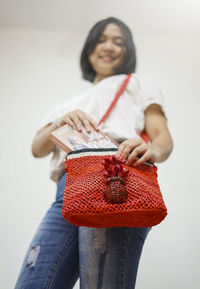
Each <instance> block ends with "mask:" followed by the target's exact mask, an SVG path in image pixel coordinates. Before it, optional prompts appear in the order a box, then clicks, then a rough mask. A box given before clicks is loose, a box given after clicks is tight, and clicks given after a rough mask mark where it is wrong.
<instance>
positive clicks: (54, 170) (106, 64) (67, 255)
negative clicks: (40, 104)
mask: <svg viewBox="0 0 200 289" xmlns="http://www.w3.org/2000/svg"><path fill="white" fill-rule="evenodd" d="M135 67H136V52H135V46H134V43H133V40H132V35H131V32H130V30H129V28H128V27H127V26H126V25H125V24H124V23H123V22H122V21H120V20H119V19H116V18H113V17H111V18H107V19H104V20H102V21H99V22H98V23H96V24H95V25H94V27H93V28H92V29H91V31H90V32H89V35H88V37H87V39H86V42H85V45H84V47H83V50H82V54H81V69H82V73H83V78H84V79H87V80H88V81H90V82H91V83H92V84H93V85H92V87H91V88H90V89H89V90H88V91H86V92H85V93H84V94H82V95H80V96H77V97H75V98H73V99H72V100H71V101H66V102H64V103H62V104H59V105H58V106H57V107H56V108H55V109H53V110H52V111H51V112H49V113H48V114H47V116H46V117H45V118H44V121H43V123H42V125H41V127H42V128H41V129H40V130H39V131H38V132H37V134H36V136H35V138H34V140H33V144H32V153H33V155H34V156H35V157H44V156H46V155H48V154H50V153H51V152H52V153H53V156H52V162H51V178H52V179H53V180H54V181H55V182H57V192H56V198H55V202H54V203H53V204H52V206H51V207H50V209H49V210H48V212H47V213H46V215H45V216H44V218H43V220H42V221H41V224H40V226H39V228H38V230H37V232H36V234H35V236H34V238H33V240H32V242H31V244H30V246H29V248H28V251H27V254H26V256H25V259H24V263H23V265H22V268H21V272H20V275H19V278H18V281H17V284H16V287H15V289H22V288H23V289H29V288H30V289H39V288H41V289H42V288H44V289H47V288H49V289H70V288H73V286H74V284H75V283H76V281H77V279H78V277H80V288H81V289H95V288H97V289H100V288H102V289H122V288H125V289H133V288H135V282H136V276H137V270H138V265H139V260H140V257H141V252H142V248H143V245H144V242H145V239H146V237H147V234H148V232H149V231H150V230H151V227H148V228H146V227H145V228H143V227H141V228H133V227H118V228H88V227H77V226H74V225H72V224H70V223H68V222H67V221H66V220H65V219H63V217H62V201H63V193H64V186H65V179H66V174H65V171H64V158H65V153H64V152H63V151H61V150H60V149H59V148H58V147H56V146H55V145H54V144H53V143H51V142H50V141H49V139H48V136H49V134H50V133H51V132H52V131H54V130H55V129H56V128H58V127H60V126H62V125H64V124H69V125H70V126H75V128H76V129H77V130H78V131H81V130H82V129H83V128H85V129H86V130H87V131H88V132H89V131H90V130H91V128H94V129H95V130H97V131H98V130H99V129H101V130H102V131H104V132H106V133H108V134H109V135H110V136H111V137H113V138H114V139H115V140H116V141H118V142H119V143H120V145H119V149H118V153H117V154H118V156H119V157H120V156H121V157H123V158H124V159H126V161H127V164H128V165H135V166H137V165H138V164H142V163H144V162H145V161H147V160H150V161H151V162H155V163H159V162H163V161H165V160H166V159H167V158H168V157H169V155H170V153H171V152H172V148H173V141H172V137H171V135H170V133H169V130H168V127H167V119H166V115H165V110H164V96H163V93H162V91H161V89H160V88H159V87H157V85H156V84H155V83H154V82H153V81H151V80H150V79H149V78H147V77H145V76H144V75H141V74H138V73H136V72H135ZM129 73H131V74H132V75H131V78H130V80H129V83H128V86H127V88H126V90H125V91H124V92H123V94H122V95H121V96H120V98H119V100H118V102H117V104H116V106H115V107H114V108H113V110H112V112H111V114H110V115H109V117H108V118H107V120H106V121H105V123H103V124H102V125H101V126H100V127H98V126H97V122H98V121H99V120H100V119H101V117H102V115H103V114H104V113H105V111H106V110H107V108H108V106H109V104H110V102H111V101H112V99H113V97H114V95H115V93H116V92H117V90H118V88H119V87H120V85H121V83H122V82H123V80H124V79H125V77H126V75H127V74H129ZM143 130H145V132H146V134H147V135H148V137H149V140H150V143H148V144H147V143H145V142H144V140H143V139H142V138H141V137H140V134H141V132H142V131H143ZM138 154H141V155H142V157H141V158H140V159H139V160H136V157H137V155H138Z"/></svg>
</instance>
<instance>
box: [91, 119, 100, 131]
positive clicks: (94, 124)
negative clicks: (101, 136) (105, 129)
mask: <svg viewBox="0 0 200 289" xmlns="http://www.w3.org/2000/svg"><path fill="white" fill-rule="evenodd" d="M89 122H90V125H91V126H92V127H93V128H94V129H95V130H96V131H99V127H98V125H97V123H96V121H94V120H93V119H92V118H89Z"/></svg>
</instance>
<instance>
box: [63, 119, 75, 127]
mask: <svg viewBox="0 0 200 289" xmlns="http://www.w3.org/2000/svg"><path fill="white" fill-rule="evenodd" d="M63 122H65V123H66V124H68V125H70V126H73V122H72V121H71V119H70V118H69V117H66V118H63Z"/></svg>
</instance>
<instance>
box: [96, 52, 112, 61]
mask: <svg viewBox="0 0 200 289" xmlns="http://www.w3.org/2000/svg"><path fill="white" fill-rule="evenodd" d="M99 58H100V59H101V61H103V62H112V61H113V60H114V57H113V56H111V55H108V54H106V55H102V56H100V57H99Z"/></svg>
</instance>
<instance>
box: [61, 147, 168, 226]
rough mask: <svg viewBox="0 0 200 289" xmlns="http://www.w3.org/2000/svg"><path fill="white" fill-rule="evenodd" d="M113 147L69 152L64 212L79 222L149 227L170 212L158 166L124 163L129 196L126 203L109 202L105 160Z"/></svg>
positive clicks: (68, 218)
mask: <svg viewBox="0 0 200 289" xmlns="http://www.w3.org/2000/svg"><path fill="white" fill-rule="evenodd" d="M115 153H116V152H113V151H110V152H108V151H106V152H100V153H99V151H98V153H95V152H93V155H91V152H86V153H85V154H83V153H82V152H81V151H80V153H79V152H76V153H75V154H73V153H71V155H68V159H67V160H66V162H65V170H66V172H67V178H66V185H65V191H64V200H63V208H62V215H63V217H64V218H65V219H66V220H68V221H69V222H70V223H72V224H74V225H77V226H87V227H96V228H105V227H119V226H125V227H126V226H127V227H150V226H155V225H157V224H159V223H160V222H161V221H162V220H163V219H164V218H165V216H166V215H167V208H166V206H165V203H164V200H163V197H162V194H161V191H160V188H159V184H158V181H157V167H156V166H149V165H147V164H143V165H140V166H138V167H129V166H127V165H123V167H124V168H125V169H128V170H129V172H128V173H126V174H125V176H124V182H125V188H126V192H127V196H126V198H125V201H124V202H123V203H115V204H112V203H109V202H108V199H106V198H105V192H109V191H110V190H111V187H110V184H109V182H107V180H106V177H105V169H104V166H103V165H102V162H103V160H105V158H106V157H108V156H109V155H112V154H115Z"/></svg>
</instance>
